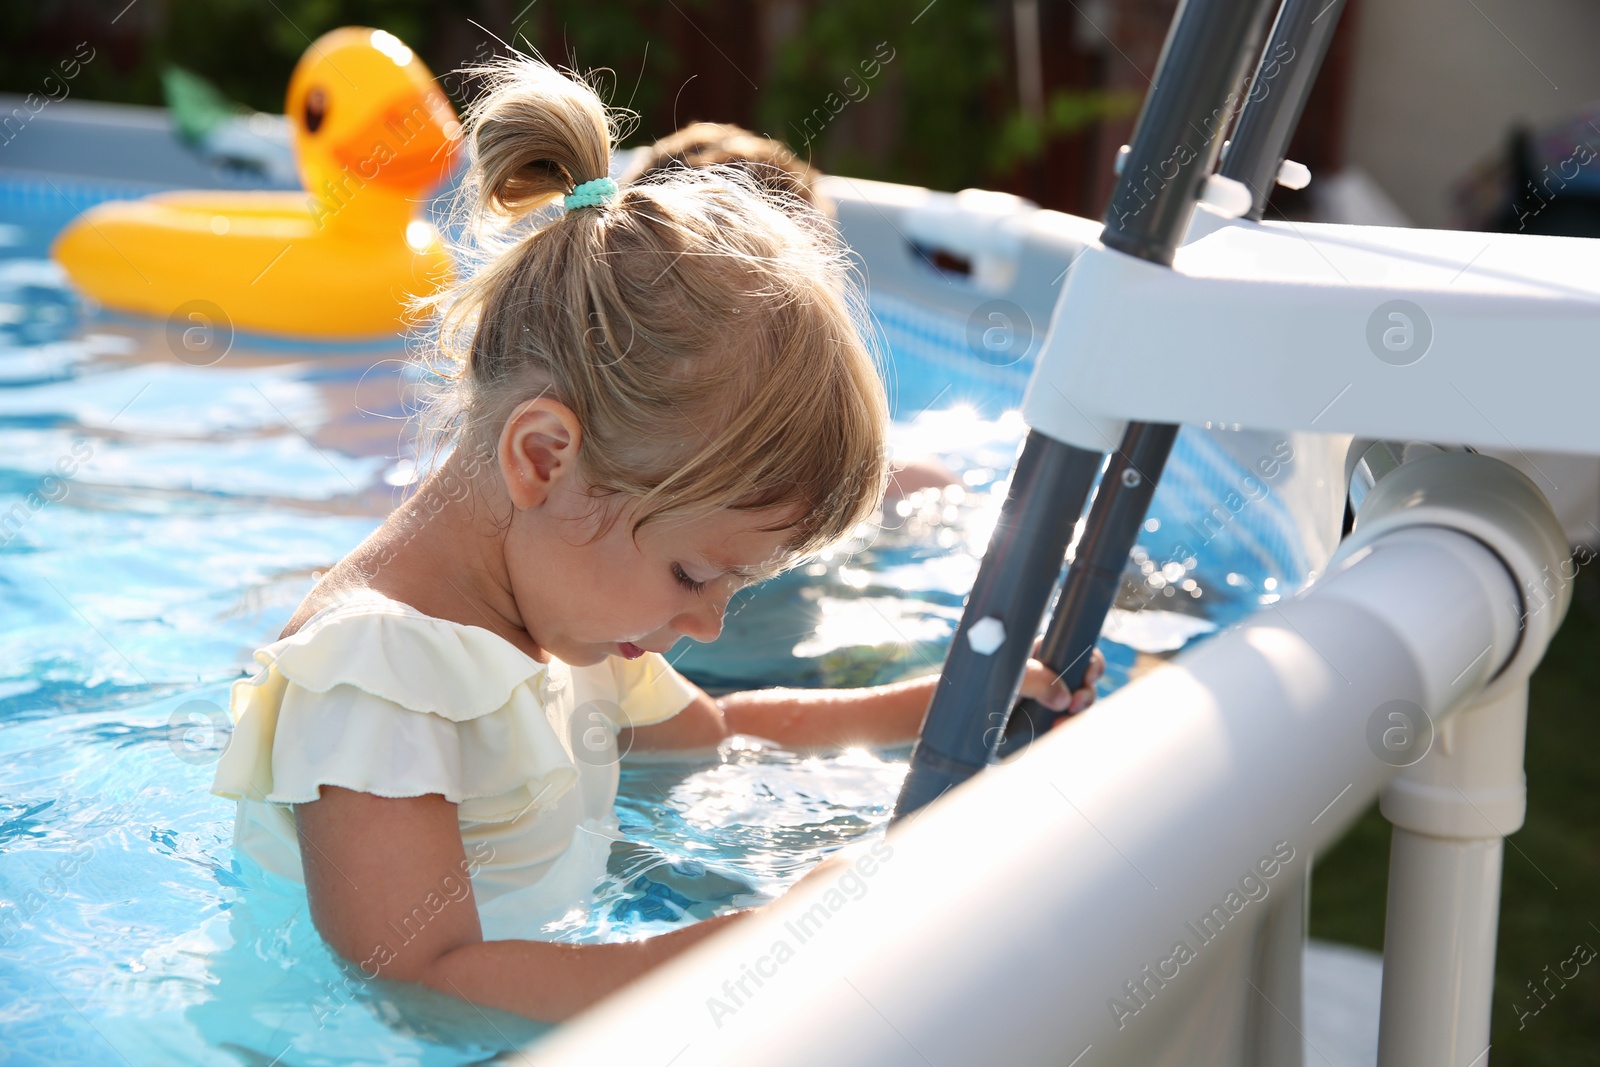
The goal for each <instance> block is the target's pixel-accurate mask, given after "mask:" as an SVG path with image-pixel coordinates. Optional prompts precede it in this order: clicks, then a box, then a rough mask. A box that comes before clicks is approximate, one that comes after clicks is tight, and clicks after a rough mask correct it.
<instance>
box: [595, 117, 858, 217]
mask: <svg viewBox="0 0 1600 1067" xmlns="http://www.w3.org/2000/svg"><path fill="white" fill-rule="evenodd" d="M712 166H733V167H738V168H740V169H742V170H745V171H748V172H749V174H750V176H751V177H752V178H754V179H755V181H756V182H757V184H759V185H760V186H761V188H762V189H763V190H765V191H767V192H769V193H773V194H776V195H777V196H779V197H781V198H783V199H784V200H798V201H802V202H804V203H805V204H807V205H809V206H811V207H814V208H817V209H819V210H827V204H826V203H825V201H824V200H823V197H822V194H821V192H819V191H818V190H817V188H816V182H817V179H818V178H819V177H821V176H822V175H821V172H820V171H818V170H817V169H816V168H814V167H812V166H810V165H809V164H807V163H806V162H804V161H803V160H801V159H800V157H799V156H796V155H795V154H794V152H793V151H792V150H791V149H790V148H789V146H788V145H786V144H784V143H783V142H782V141H775V140H773V139H772V138H771V137H763V136H761V135H760V134H758V133H752V132H751V131H749V130H747V129H745V128H744V127H743V126H734V125H730V124H728V123H722V122H691V123H690V124H689V125H687V126H685V127H683V128H682V129H680V130H677V131H675V132H673V133H670V134H668V135H667V136H665V137H663V138H661V140H659V141H657V142H656V143H655V144H653V145H651V146H650V148H649V150H648V153H647V154H646V155H645V158H644V159H643V160H642V161H641V162H640V163H639V164H636V165H635V167H634V168H633V169H632V170H631V171H630V172H629V173H628V174H627V175H625V178H624V180H626V181H629V182H638V181H650V180H653V179H655V178H656V177H658V176H660V175H663V174H673V173H676V172H677V171H679V170H682V169H684V168H696V167H712Z"/></svg>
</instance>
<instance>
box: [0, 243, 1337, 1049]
mask: <svg viewBox="0 0 1600 1067" xmlns="http://www.w3.org/2000/svg"><path fill="white" fill-rule="evenodd" d="M895 310H896V309H893V308H887V307H886V308H885V309H884V319H885V323H884V333H885V335H886V337H887V339H888V341H889V343H890V345H891V347H892V348H893V358H894V360H895V373H896V375H897V376H898V378H899V379H900V380H914V379H915V378H916V376H917V375H918V373H919V366H920V365H919V363H918V360H917V355H916V352H915V351H914V350H913V349H912V346H910V345H909V344H897V343H896V339H895V334H894V331H893V329H892V323H891V322H890V321H889V320H890V319H892V317H893V313H894V312H895ZM957 327H959V324H957ZM956 335H957V336H959V328H957V330H956ZM1022 375H1025V368H1024V369H1023V370H1022V371H1021V372H1019V376H1018V377H1017V378H1016V379H1015V381H1014V382H1013V383H1011V384H1010V385H1009V386H1008V387H1007V390H1002V391H999V392H996V393H991V394H989V395H985V396H963V397H952V396H946V397H944V398H943V406H941V407H938V408H937V409H930V410H898V411H897V412H896V424H895V445H896V449H897V451H898V452H900V453H902V454H907V455H910V454H919V455H933V456H937V457H938V458H939V459H941V460H942V461H943V462H944V463H946V464H947V465H949V466H950V467H951V468H952V469H953V470H954V471H955V473H956V474H958V475H959V476H960V478H961V482H960V486H959V488H955V489H946V490H937V489H935V490H924V491H922V492H920V493H916V494H913V495H912V496H910V497H908V498H906V499H905V500H903V501H900V502H898V504H891V505H890V506H889V507H888V508H887V509H886V511H885V517H884V521H883V522H882V523H881V524H878V525H871V526H869V527H867V528H863V529H861V530H859V531H858V535H859V536H858V537H856V539H855V540H854V541H853V542H852V543H850V544H849V545H846V546H842V547H841V548H840V549H839V550H836V551H835V552H833V553H830V554H829V555H828V556H826V557H825V558H822V559H818V560H816V561H814V562H812V563H811V564H809V565H807V566H804V567H802V568H800V569H798V570H795V571H793V572H791V573H790V574H787V575H785V576H783V577H782V578H780V579H777V580H775V581H773V582H771V583H769V584H768V585H766V586H764V587H761V588H759V589H757V590H754V591H751V592H748V593H746V594H743V595H742V596H741V597H740V598H739V600H738V601H737V602H736V603H735V605H734V606H733V608H732V610H731V612H730V619H729V622H728V626H727V630H726V636H725V637H724V639H723V640H722V641H720V642H718V643H717V644H716V645H713V646H687V645H686V646H684V647H680V648H679V649H676V650H674V655H673V658H674V659H675V661H676V662H677V664H678V666H679V667H680V669H682V670H683V671H684V672H685V673H687V674H689V675H690V676H691V677H693V678H694V679H696V680H697V681H699V682H701V684H703V685H705V686H707V687H708V688H710V689H713V690H726V689H729V688H732V687H737V686H751V685H773V684H791V685H858V684H874V683H878V682H883V681H889V680H893V679H897V678H902V677H907V676H911V675H914V674H918V673H931V672H934V671H936V670H937V668H938V666H939V664H940V662H941V661H942V658H943V654H944V649H945V647H946V645H947V643H948V641H949V639H950V635H951V633H952V632H953V630H954V628H955V625H956V622H957V620H958V618H959V614H960V610H961V603H962V599H963V596H964V594H965V592H966V590H967V589H968V588H969V587H970V584H971V582H972V579H973V577H974V575H975V574H976V571H977V566H978V561H979V559H980V558H981V555H982V551H983V548H984V546H985V544H986V542H987V540H988V537H989V532H990V530H991V529H992V527H993V524H994V522H995V519H996V516H997V513H998V507H999V501H1000V499H1001V497H1002V496H1003V492H1004V486H1005V482H1006V478H1007V475H1008V470H1009V467H1010V465H1011V463H1012V460H1013V458H1014V456H1015V454H1016V450H1017V447H1018V445H1019V442H1020V440H1021V436H1022V433H1023V427H1022V425H1021V423H1020V421H1019V420H1018V419H1017V417H1016V415H1015V414H1014V413H1006V410H1005V409H1006V408H1007V407H1008V406H1014V405H1015V403H1016V402H1017V400H1018V398H1019V397H1020V392H1021V386H1022V380H1023V377H1022ZM414 384H415V378H414V374H413V372H412V371H411V370H410V369H409V367H408V365H407V364H406V362H405V354H404V352H402V351H399V350H392V349H388V348H372V347H367V348H362V347H345V348H319V349H307V348H304V347H300V346H295V345H292V344H287V343H284V342H281V341H266V340H252V339H250V338H245V337H240V338H235V339H233V342H232V344H231V347H229V348H228V349H227V351H226V354H225V355H224V356H221V357H220V358H218V359H216V360H215V361H214V362H213V361H211V360H210V359H209V358H206V359H200V358H196V357H195V355H194V354H193V353H192V352H189V351H187V350H185V349H183V347H182V346H181V345H179V344H175V343H174V341H173V339H172V337H171V336H170V335H169V332H168V329H167V325H166V324H165V323H162V322H155V321H146V320H140V319H133V318H125V317H118V316H113V315H108V314H105V313H90V312H88V311H86V310H85V309H84V308H82V307H80V306H79V305H78V302H77V300H76V298H75V297H74V296H73V294H72V293H71V291H70V290H69V289H68V288H67V287H66V286H65V284H64V283H63V282H62V280H61V279H60V276H59V274H58V273H57V272H56V271H55V270H54V269H53V268H52V267H51V266H50V264H49V263H48V262H45V261H43V260H39V259H36V258H13V259H10V260H0V620H3V621H0V1059H3V1060H4V1061H5V1062H7V1063H13V1064H32V1063H40V1064H45V1063H48V1064H76V1063H95V1064H104V1063H113V1062H118V1061H125V1062H127V1063H130V1064H137V1065H143V1064H155V1063H163V1064H165V1063H195V1064H212V1063H215V1064H252V1065H258V1067H268V1065H271V1064H277V1063H283V1064H289V1063H293V1064H297V1065H314V1064H365V1063H415V1064H465V1063H478V1062H483V1061H484V1060H486V1059H488V1058H491V1057H493V1056H494V1055H495V1054H496V1053H498V1052H500V1051H503V1050H505V1049H508V1048H510V1047H512V1046H513V1045H516V1044H518V1043H521V1042H525V1041H527V1040H529V1039H531V1038H533V1037H535V1036H537V1034H538V1033H539V1032H540V1028H539V1027H538V1026H536V1025H534V1024H531V1023H529V1022H527V1021H525V1020H521V1019H518V1018H515V1017H511V1016H506V1015H502V1014H499V1013H495V1012H479V1011H477V1010H475V1009H471V1008H463V1007H462V1005H461V1004H460V1003H459V1002H457V1001H454V1000H450V999H448V998H444V997H440V996H435V995H433V994H431V993H428V992H426V991H419V990H414V989H407V988H402V987H395V986H392V985H389V984H386V983H361V982H357V981H352V980H351V978H350V977H349V975H347V973H346V972H345V971H344V970H343V969H341V967H340V966H339V965H338V964H337V963H336V961H335V960H334V958H333V957H332V956H331V954H330V953H329V952H328V950H327V949H326V948H325V947H324V946H323V945H322V943H321V941H320V940H319V938H318V937H317V935H316V933H315V931H314V929H313V928H312V926H311V923H310V919H309V916H308V913H307V909H306V906H305V901H304V897H303V894H302V892H301V891H300V890H299V887H297V886H294V885H292V884H290V883H287V882H284V881H282V880H280V879H277V878H275V877H273V876H270V875H268V874H266V873H264V872H262V871H261V870H260V869H258V868H256V867H255V866H254V865H253V864H251V863H249V862H248V861H244V860H241V859H240V858H238V857H236V856H235V855H234V853H233V851H232V849H231V847H230V836H231V831H232V821H233V807H232V805H231V804H229V803H227V802H225V801H222V800H220V799H218V798H215V797H212V796H210V795H209V793H208V788H209V784H210V780H211V774H212V768H213V764H214V763H215V760H216V757H217V755H218V753H219V752H220V751H221V748H222V746H224V745H225V744H226V743H227V736H228V721H227V717H226V714H225V712H224V711H223V710H222V709H223V708H224V707H225V706H226V700H227V690H228V686H229V684H230V683H231V682H232V681H234V680H235V679H236V678H238V677H240V676H241V674H242V673H244V672H246V671H247V670H248V669H252V664H251V660H250V653H251V651H252V650H253V649H254V648H256V647H258V646H260V645H262V644H265V643H267V642H269V641H271V640H273V639H274V638H275V637H276V635H277V633H278V631H279V630H280V628H281V627H282V626H283V624H284V623H285V621H286V620H287V619H288V617H289V616H290V615H291V614H292V613H293V611H294V609H295V607H296V605H297V604H298V602H299V600H300V599H301V597H302V596H304V594H305V593H306V592H307V591H308V590H309V589H310V587H311V585H312V583H313V582H314V580H315V578H316V575H317V574H318V572H319V571H320V570H322V569H324V568H326V567H328V566H329V565H330V564H332V563H334V562H335V561H336V560H338V559H339V558H340V557H341V556H342V555H344V554H345V553H346V552H348V551H349V550H350V549H351V548H353V547H354V546H355V545H356V544H357V543H358V542H359V541H360V540H361V539H362V538H363V537H365V536H366V535H367V534H368V533H369V532H370V531H371V530H372V529H373V528H374V526H375V525H376V524H377V523H378V522H379V521H380V519H381V517H382V516H383V515H384V514H385V513H386V511H387V510H388V509H389V508H391V507H392V506H393V505H394V504H395V503H396V502H397V501H398V500H399V499H400V497H401V495H402V494H403V492H404V491H405V487H406V486H407V485H408V484H409V483H411V482H412V481H414V479H415V477H416V470H415V464H414V462H413V459H414V457H413V455H412V453H411V445H410V440H411V438H410V436H409V430H408V423H407V421H406V415H407V413H408V410H407V403H408V397H409V395H410V392H409V391H410V389H411V387H412V386H413V385H414ZM1207 447H1208V446H1207V445H1206V442H1205V441H1204V440H1203V439H1200V440H1196V441H1193V442H1191V444H1190V445H1188V446H1186V449H1185V450H1184V451H1183V452H1182V455H1180V456H1179V457H1175V459H1174V463H1173V467H1172V470H1173V485H1174V487H1175V488H1173V489H1172V490H1171V491H1168V490H1167V489H1165V488H1164V489H1163V495H1162V496H1158V500H1157V505H1156V508H1155V511H1154V513H1153V516H1152V518H1153V520H1154V522H1153V524H1147V531H1148V534H1149V536H1148V537H1147V538H1146V543H1144V544H1142V545H1141V548H1140V549H1139V551H1138V553H1136V556H1135V559H1134V561H1133V562H1132V564H1131V565H1130V571H1129V576H1130V588H1138V589H1143V590H1145V592H1146V593H1148V594H1149V595H1148V596H1146V597H1145V598H1144V599H1141V600H1139V601H1138V602H1137V603H1134V604H1132V605H1131V608H1139V607H1144V608H1147V609H1159V610H1144V611H1138V612H1137V613H1135V612H1133V611H1132V610H1129V611H1128V612H1126V614H1127V615H1128V616H1129V617H1135V616H1136V624H1135V625H1130V626H1129V627H1128V629H1127V630H1126V631H1125V632H1122V631H1119V632H1122V633H1123V636H1124V638H1125V641H1126V643H1119V642H1115V641H1107V642H1106V644H1105V648H1106V650H1107V653H1108V656H1109V658H1110V660H1111V663H1112V670H1111V671H1110V673H1109V675H1108V677H1107V679H1106V680H1105V682H1104V683H1103V684H1102V691H1109V690H1110V689H1111V688H1114V687H1115V686H1116V685H1119V684H1122V682H1124V681H1125V680H1126V679H1127V678H1128V676H1129V674H1130V673H1131V672H1136V671H1137V670H1139V669H1141V667H1142V665H1143V664H1146V663H1148V662H1152V661H1154V660H1157V659H1159V658H1161V657H1162V656H1164V655H1166V654H1168V653H1170V652H1171V651H1172V650H1173V649H1176V648H1178V647H1181V646H1182V645H1183V644H1184V643H1186V642H1187V641H1189V640H1191V639H1193V638H1195V637H1197V636H1199V635H1202V634H1204V633H1206V632H1208V631H1210V630H1212V629H1214V628H1216V627H1217V626H1219V625H1226V624H1228V623H1230V622H1232V621H1234V620H1236V619H1238V618H1239V617H1241V616H1242V615H1243V614H1244V613H1245V612H1247V611H1248V610H1250V609H1252V608H1253V607H1254V606H1255V605H1256V604H1258V603H1261V602H1263V601H1266V602H1270V601H1271V600H1273V599H1276V598H1277V596H1279V595H1283V594H1285V593H1287V592H1289V591H1290V590H1291V589H1292V588H1293V587H1294V586H1295V585H1297V584H1298V583H1300V582H1301V581H1303V580H1304V579H1305V577H1306V567H1305V563H1304V559H1303V558H1301V557H1300V556H1297V555H1295V554H1294V553H1293V552H1289V551H1285V550H1281V549H1275V548H1273V545H1274V544H1278V543H1279V542H1282V541H1283V540H1284V539H1285V538H1288V539H1289V540H1290V541H1292V540H1293V537H1292V529H1291V530H1290V531H1289V532H1288V533H1285V532H1284V531H1282V530H1279V531H1278V532H1277V533H1276V534H1274V533H1272V529H1273V523H1274V522H1277V521H1278V520H1277V518H1275V517H1274V516H1275V515H1276V512H1275V511H1273V510H1272V508H1271V507H1270V506H1268V504H1265V503H1264V504H1263V506H1261V507H1259V508H1257V511H1256V513H1254V514H1253V515H1252V516H1251V517H1250V519H1249V521H1244V520H1243V519H1241V521H1240V522H1238V523H1235V524H1234V526H1233V527H1232V528H1230V529H1228V530H1225V531H1223V533H1222V534H1221V535H1219V536H1218V537H1217V538H1216V539H1215V540H1214V541H1213V542H1211V543H1210V544H1209V545H1208V546H1207V548H1206V550H1205V552H1204V553H1203V556H1202V558H1200V559H1198V560H1195V559H1189V560H1187V561H1177V562H1173V561H1171V560H1169V550H1170V544H1168V543H1166V542H1163V541H1162V537H1164V536H1165V537H1168V538H1169V539H1170V537H1171V531H1172V530H1173V529H1175V528H1176V527H1177V526H1179V525H1180V524H1181V522H1182V521H1185V518H1184V517H1185V516H1186V515H1187V514H1189V512H1190V511H1194V509H1200V510H1204V508H1206V507H1209V506H1210V504H1211V498H1210V494H1213V493H1214V492H1215V490H1214V489H1207V488H1205V487H1206V486H1209V485H1212V484H1213V482H1215V480H1216V479H1217V478H1221V479H1222V480H1223V481H1224V482H1226V481H1227V480H1228V479H1229V478H1236V477H1237V471H1234V472H1233V473H1231V474H1230V473H1227V471H1226V469H1225V468H1226V464H1227V460H1226V457H1225V456H1222V454H1221V453H1215V454H1213V452H1208V451H1207ZM1219 456H1221V458H1218V457H1219ZM1208 464H1209V466H1208ZM1219 465H1220V466H1219ZM1213 467H1215V468H1216V469H1213ZM1218 471H1222V473H1220V474H1219V473H1218ZM1208 472H1209V473H1208ZM1186 479H1187V480H1186ZM1207 479H1211V481H1208V480H1207ZM1186 487H1187V488H1186ZM1271 499H1272V498H1270V497H1269V498H1268V501H1269V502H1270V500H1271ZM1186 509H1188V510H1186ZM1163 522H1165V524H1166V525H1165V527H1163ZM1163 529H1165V530H1166V531H1167V533H1166V534H1163V533H1162V531H1163ZM1263 531H1266V533H1263ZM1274 537H1276V538H1277V539H1278V540H1277V541H1274V540H1273V538H1274ZM1164 561H1165V562H1164ZM1174 567H1176V571H1174V570H1173V568H1174ZM1125 607H1129V605H1125ZM905 760H906V751H905V750H903V749H902V750H897V751H889V752H878V753H872V752H864V751H851V752H846V753H843V754H841V755H837V756H832V757H810V758H806V757H802V756H799V755H795V754H793V753H788V752H784V751H782V750H781V749H778V748H776V747H774V746H772V745H770V744H768V743H765V742H762V741H760V740H759V739H744V738H741V739H735V740H733V741H730V742H729V743H727V744H726V745H725V746H724V748H723V750H722V752H721V753H719V756H718V758H716V759H714V760H700V761H696V762H691V763H673V762H663V763H648V764H647V763H638V764H630V765H627V766H626V767H625V770H624V775H623V783H622V795H621V798H620V799H619V802H618V812H619V817H620V819H621V822H622V826H623V829H624V831H625V833H626V834H627V836H628V838H629V842H628V844H627V845H626V846H625V847H623V848H619V849H618V850H616V852H615V853H614V855H613V864H612V869H611V873H610V874H609V875H608V877H607V879H606V880H605V882H604V883H603V884H602V885H601V886H600V887H599V889H598V890H597V893H596V898H595V903H594V906H593V907H592V908H590V909H588V910H587V911H586V912H583V913H581V914H574V915H570V916H569V917H568V918H567V919H566V920H563V921H561V922H559V923H556V924H552V926H551V927H550V928H548V930H547V933H548V935H549V936H550V937H552V938H560V939H569V940H616V939H622V938H630V937H637V936H640V935H642V934H645V933H650V932H654V931H658V930H664V929H668V928H671V927H673V926H676V925H679V924H682V923H685V922H690V921H694V919H695V918H696V917H699V916H704V915H707V914H711V913H713V912H715V911H717V910H719V909H725V908H728V907H731V906H737V905H742V904H749V903H759V902H761V901H765V900H770V899H773V898H775V897H776V896H778V895H779V894H781V893H782V892H783V890H784V889H785V888H786V887H787V886H789V885H791V884H792V883H793V882H794V881H795V880H796V879H797V878H799V877H800V876H801V875H802V874H803V873H804V872H805V871H806V870H808V869H809V868H810V867H811V866H813V865H814V864H815V863H816V862H818V861H819V860H820V859H821V858H822V857H823V856H825V855H826V854H828V853H829V852H830V851H832V850H834V849H836V848H838V847H840V846H842V845H844V844H846V843H848V842H851V841H855V840H858V839H861V838H863V837H865V836H870V835H872V834H875V833H879V832H881V831H882V829H883V828H884V826H885V824H886V821H887V818H888V814H889V810H890V808H891V805H892V803H893V800H894V797H895V795H896V792H897V790H898V788H899V784H900V780H901V778H902V776H903V774H904V772H905Z"/></svg>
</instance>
